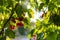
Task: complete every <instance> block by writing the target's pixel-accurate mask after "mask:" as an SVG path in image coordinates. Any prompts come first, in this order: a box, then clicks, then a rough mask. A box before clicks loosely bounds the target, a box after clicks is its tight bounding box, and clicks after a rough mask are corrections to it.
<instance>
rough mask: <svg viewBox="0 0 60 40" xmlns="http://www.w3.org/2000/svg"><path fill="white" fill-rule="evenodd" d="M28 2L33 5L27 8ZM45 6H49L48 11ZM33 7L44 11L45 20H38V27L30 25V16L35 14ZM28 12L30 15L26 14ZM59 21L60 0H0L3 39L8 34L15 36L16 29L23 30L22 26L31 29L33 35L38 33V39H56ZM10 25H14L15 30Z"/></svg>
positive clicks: (1, 35) (0, 28) (0, 29)
mask: <svg viewBox="0 0 60 40" xmlns="http://www.w3.org/2000/svg"><path fill="white" fill-rule="evenodd" d="M25 3H26V4H25ZM28 4H30V6H31V8H30V9H28V8H27V5H28ZM45 7H47V8H48V11H47V12H45V10H44V8H45ZM32 8H35V9H36V10H37V11H41V10H42V11H43V12H44V14H43V16H42V18H43V20H42V21H40V20H41V19H40V20H39V19H38V20H36V27H35V28H34V29H32V27H31V26H30V24H31V23H30V18H32V17H33V14H34V11H33V10H32ZM26 14H27V15H28V17H26V16H25V15H26ZM21 17H23V18H21ZM20 22H21V23H20ZM59 22H60V0H0V39H1V40H4V38H5V37H6V36H8V37H10V38H15V31H14V30H16V28H18V30H19V32H21V31H20V27H22V28H24V29H23V30H25V29H27V28H28V29H30V31H31V32H30V35H31V37H32V36H33V34H36V35H37V40H45V39H47V40H56V38H57V35H58V32H59V30H60V29H59V27H60V23H59ZM10 25H12V26H13V30H12V28H11V26H10ZM17 25H18V26H17ZM10 28H11V29H10Z"/></svg>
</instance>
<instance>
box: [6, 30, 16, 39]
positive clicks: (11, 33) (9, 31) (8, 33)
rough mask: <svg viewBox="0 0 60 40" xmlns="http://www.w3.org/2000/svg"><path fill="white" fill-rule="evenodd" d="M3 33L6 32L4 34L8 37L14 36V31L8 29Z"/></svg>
mask: <svg viewBox="0 0 60 40" xmlns="http://www.w3.org/2000/svg"><path fill="white" fill-rule="evenodd" d="M5 34H6V36H8V37H10V38H15V33H14V32H13V31H12V30H10V29H7V30H6V32H5Z"/></svg>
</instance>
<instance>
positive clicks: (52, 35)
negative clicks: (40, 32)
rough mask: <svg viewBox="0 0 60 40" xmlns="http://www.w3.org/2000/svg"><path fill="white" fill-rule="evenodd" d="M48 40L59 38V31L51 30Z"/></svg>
mask: <svg viewBox="0 0 60 40" xmlns="http://www.w3.org/2000/svg"><path fill="white" fill-rule="evenodd" d="M47 39H48V40H57V33H55V32H50V34H49V35H48V37H47Z"/></svg>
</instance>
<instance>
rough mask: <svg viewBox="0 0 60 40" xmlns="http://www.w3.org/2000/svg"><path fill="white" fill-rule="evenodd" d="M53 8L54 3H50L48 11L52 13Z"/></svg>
mask: <svg viewBox="0 0 60 40" xmlns="http://www.w3.org/2000/svg"><path fill="white" fill-rule="evenodd" d="M54 8H56V5H55V4H54V3H50V4H49V6H48V10H49V11H52V10H53V9H54Z"/></svg>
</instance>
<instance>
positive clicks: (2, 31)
mask: <svg viewBox="0 0 60 40" xmlns="http://www.w3.org/2000/svg"><path fill="white" fill-rule="evenodd" d="M17 6H18V4H16V6H15V8H16V7H17ZM15 8H12V10H11V15H10V17H9V19H8V20H7V21H6V22H5V23H4V25H3V28H2V30H1V31H0V34H2V36H3V33H4V28H5V26H6V24H7V23H8V22H9V20H10V19H11V17H12V15H13V14H14V11H15Z"/></svg>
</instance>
